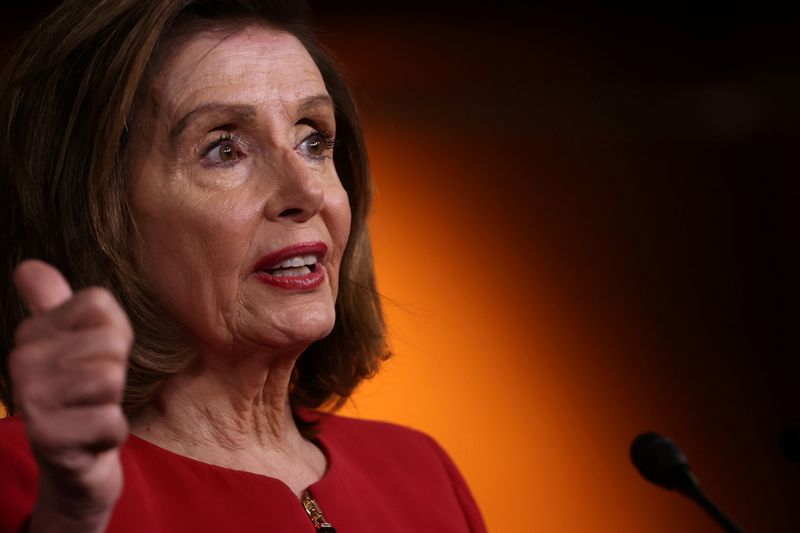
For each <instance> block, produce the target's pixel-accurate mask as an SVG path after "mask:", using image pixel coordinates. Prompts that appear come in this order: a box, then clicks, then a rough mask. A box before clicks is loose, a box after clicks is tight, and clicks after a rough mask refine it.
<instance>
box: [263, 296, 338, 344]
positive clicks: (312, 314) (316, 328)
mask: <svg viewBox="0 0 800 533" xmlns="http://www.w3.org/2000/svg"><path fill="white" fill-rule="evenodd" d="M309 307H311V306H309ZM315 307H316V308H315ZM292 311H293V312H290V313H285V314H283V315H281V316H280V317H274V318H273V319H272V320H270V322H269V327H267V328H265V330H264V332H263V339H264V344H266V345H269V346H275V347H286V348H289V347H298V348H301V349H305V348H306V347H307V346H308V345H310V344H311V343H313V342H316V341H318V340H320V339H322V338H324V337H327V336H328V334H330V332H331V331H333V326H334V323H335V321H336V313H335V311H334V310H333V308H332V307H331V306H319V307H317V306H314V307H311V308H306V309H295V310H292Z"/></svg>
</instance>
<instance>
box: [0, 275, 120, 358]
mask: <svg viewBox="0 0 800 533" xmlns="http://www.w3.org/2000/svg"><path fill="white" fill-rule="evenodd" d="M101 327H102V328H104V327H112V328H114V329H116V330H117V331H118V332H119V335H120V336H121V338H123V339H125V340H126V341H127V342H128V343H130V342H132V341H133V329H132V328H131V325H130V321H129V320H128V316H127V315H126V314H125V311H124V310H123V309H122V307H121V306H120V305H119V303H118V302H117V300H116V298H114V296H113V295H112V294H111V293H110V292H109V291H108V290H106V289H103V288H100V287H89V288H87V289H83V290H80V291H78V292H77V293H75V295H74V296H73V297H72V298H70V299H69V300H67V301H66V302H65V303H64V304H62V305H61V306H59V307H57V308H55V309H51V310H50V311H48V312H47V313H42V314H39V315H36V316H31V317H28V318H26V319H25V320H23V321H22V322H21V323H20V325H19V326H18V327H17V330H16V332H15V334H14V341H15V343H16V345H17V346H19V345H21V344H24V343H28V342H37V341H39V340H41V339H45V338H52V337H54V336H56V335H59V334H61V333H63V332H64V331H74V330H81V329H87V328H91V329H95V328H101Z"/></svg>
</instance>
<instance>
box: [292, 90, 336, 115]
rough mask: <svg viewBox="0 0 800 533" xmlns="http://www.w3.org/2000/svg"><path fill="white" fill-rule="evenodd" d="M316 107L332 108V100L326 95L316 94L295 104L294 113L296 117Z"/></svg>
mask: <svg viewBox="0 0 800 533" xmlns="http://www.w3.org/2000/svg"><path fill="white" fill-rule="evenodd" d="M317 107H330V108H333V100H332V99H331V97H330V96H329V95H327V94H317V95H315V96H309V97H307V98H303V99H302V100H300V102H298V104H297V111H296V113H297V114H298V115H304V114H306V113H308V112H309V111H313V110H315V109H316V108H317Z"/></svg>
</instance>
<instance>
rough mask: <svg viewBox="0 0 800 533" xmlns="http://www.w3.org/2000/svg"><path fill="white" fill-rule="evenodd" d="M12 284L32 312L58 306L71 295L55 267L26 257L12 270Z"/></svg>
mask: <svg viewBox="0 0 800 533" xmlns="http://www.w3.org/2000/svg"><path fill="white" fill-rule="evenodd" d="M14 285H16V287H17V290H18V291H19V292H20V294H21V295H22V298H23V299H24V300H25V303H26V304H27V306H28V309H30V311H31V313H32V314H34V315H35V314H37V313H41V312H42V311H47V310H49V309H53V308H54V307H58V306H59V305H61V304H63V303H64V302H66V301H67V300H68V299H69V298H70V297H71V296H72V289H71V288H70V286H69V283H67V280H65V279H64V276H62V275H61V272H59V271H58V269H56V268H55V267H53V266H51V265H49V264H47V263H45V262H44V261H39V260H38V259H28V260H27V261H23V262H22V263H20V264H19V265H17V268H16V269H15V270H14Z"/></svg>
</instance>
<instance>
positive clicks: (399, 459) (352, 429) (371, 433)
mask: <svg viewBox="0 0 800 533" xmlns="http://www.w3.org/2000/svg"><path fill="white" fill-rule="evenodd" d="M318 427H319V440H320V441H321V442H322V443H323V444H324V445H325V446H326V447H327V448H329V451H330V452H332V454H333V455H335V456H336V457H337V459H340V460H342V459H344V458H349V459H352V461H353V462H354V463H355V464H357V465H359V467H360V468H376V469H378V470H383V469H384V468H385V469H388V470H394V469H399V470H400V471H402V472H403V473H404V474H408V473H409V472H411V471H417V470H419V471H424V472H426V473H427V474H430V473H432V472H436V471H438V472H440V473H441V475H442V477H443V478H452V477H453V476H452V473H453V472H454V471H456V472H457V470H456V468H455V465H454V464H453V462H452V461H451V459H450V457H449V456H448V455H447V453H446V452H445V451H444V449H443V448H442V446H441V445H440V444H439V443H438V442H437V441H436V440H435V439H434V438H433V437H431V436H430V435H428V434H427V433H425V432H423V431H420V430H418V429H413V428H410V427H407V426H404V425H400V424H396V423H393V422H382V421H377V420H365V419H359V418H350V417H347V416H341V415H336V414H323V415H320V419H319V426H318ZM451 480H452V479H451Z"/></svg>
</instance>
